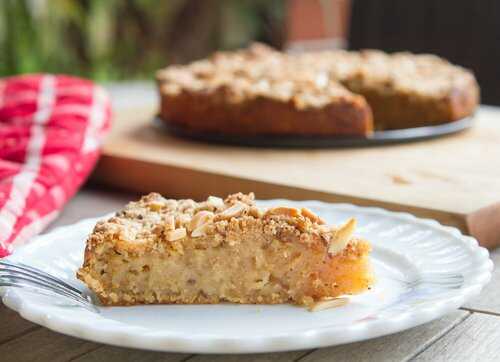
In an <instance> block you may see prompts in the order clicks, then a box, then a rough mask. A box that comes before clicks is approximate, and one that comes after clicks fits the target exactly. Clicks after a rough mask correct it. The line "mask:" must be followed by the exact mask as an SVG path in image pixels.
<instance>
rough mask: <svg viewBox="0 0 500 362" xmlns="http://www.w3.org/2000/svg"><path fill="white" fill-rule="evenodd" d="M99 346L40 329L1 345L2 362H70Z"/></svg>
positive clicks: (0, 357)
mask: <svg viewBox="0 0 500 362" xmlns="http://www.w3.org/2000/svg"><path fill="white" fill-rule="evenodd" d="M98 347H99V345H98V344H95V343H92V342H87V341H84V340H82V339H77V338H73V337H68V336H65V335H63V334H59V333H55V332H52V331H50V330H48V329H46V328H40V329H37V330H35V331H33V332H30V333H27V334H25V335H23V336H21V337H19V338H16V339H13V340H11V341H9V342H6V343H4V344H1V345H0V359H1V361H2V362H11V361H12V362H20V361H22V362H28V361H36V362H49V361H50V362H58V361H69V360H70V359H72V358H75V357H78V356H80V355H82V354H84V353H86V352H89V351H92V350H94V349H96V348H98Z"/></svg>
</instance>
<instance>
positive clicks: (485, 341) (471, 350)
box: [413, 313, 500, 362]
mask: <svg viewBox="0 0 500 362" xmlns="http://www.w3.org/2000/svg"><path fill="white" fill-rule="evenodd" d="M499 340H500V318H498V317H496V316H490V315H486V314H479V313H473V314H472V316H470V317H469V318H467V319H466V320H465V321H464V322H463V323H461V324H459V325H458V326H457V327H456V328H454V329H452V330H451V331H450V332H449V333H448V334H446V335H445V336H444V337H443V338H441V339H440V340H438V341H437V342H436V343H434V344H433V345H431V346H430V347H429V348H427V349H426V350H425V351H423V352H422V353H421V354H420V355H418V356H417V357H416V358H415V359H413V361H415V362H424V361H433V362H438V361H454V362H460V361H464V362H465V361H467V362H472V361H498V357H499V356H500V343H498V341H499Z"/></svg>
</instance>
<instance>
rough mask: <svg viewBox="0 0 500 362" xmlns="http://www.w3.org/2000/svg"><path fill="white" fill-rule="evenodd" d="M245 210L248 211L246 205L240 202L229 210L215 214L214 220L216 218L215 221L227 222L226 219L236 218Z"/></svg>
mask: <svg viewBox="0 0 500 362" xmlns="http://www.w3.org/2000/svg"><path fill="white" fill-rule="evenodd" d="M246 209H248V205H246V204H244V203H242V202H237V203H236V204H234V205H233V206H231V207H230V208H228V209H226V210H224V211H223V212H221V213H220V214H217V215H216V216H215V218H216V220H227V219H231V218H232V217H238V216H240V215H241V214H243V212H244V211H245V210H246Z"/></svg>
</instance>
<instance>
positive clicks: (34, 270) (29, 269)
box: [0, 260, 81, 293]
mask: <svg viewBox="0 0 500 362" xmlns="http://www.w3.org/2000/svg"><path fill="white" fill-rule="evenodd" d="M2 265H3V266H5V267H11V268H17V269H20V270H24V271H26V272H29V273H33V274H36V275H38V276H40V277H44V278H47V279H51V280H52V281H54V282H55V283H59V284H62V285H64V286H65V287H66V288H68V289H71V290H73V291H74V292H76V293H81V291H80V290H78V289H77V288H75V287H74V286H72V285H71V284H69V283H67V282H65V281H64V280H62V279H60V278H56V277H54V276H52V275H50V274H48V273H47V272H44V271H43V270H41V269H38V268H35V267H32V266H29V265H26V264H24V263H21V262H17V263H15V262H12V261H7V260H0V266H2Z"/></svg>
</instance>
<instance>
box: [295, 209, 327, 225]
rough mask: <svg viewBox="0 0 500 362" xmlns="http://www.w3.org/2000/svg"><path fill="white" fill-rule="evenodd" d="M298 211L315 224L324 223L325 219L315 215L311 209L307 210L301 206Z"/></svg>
mask: <svg viewBox="0 0 500 362" xmlns="http://www.w3.org/2000/svg"><path fill="white" fill-rule="evenodd" d="M300 212H301V213H302V215H303V216H305V217H307V218H308V219H309V220H311V221H312V222H315V223H316V224H320V225H323V224H325V220H323V219H322V218H320V217H319V216H318V215H316V214H315V213H314V212H312V211H311V210H309V209H308V208H306V207H303V208H302V209H301V210H300Z"/></svg>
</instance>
